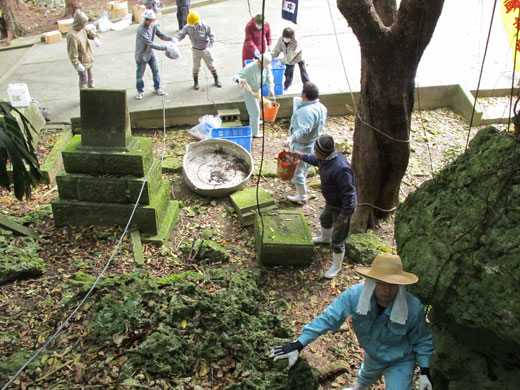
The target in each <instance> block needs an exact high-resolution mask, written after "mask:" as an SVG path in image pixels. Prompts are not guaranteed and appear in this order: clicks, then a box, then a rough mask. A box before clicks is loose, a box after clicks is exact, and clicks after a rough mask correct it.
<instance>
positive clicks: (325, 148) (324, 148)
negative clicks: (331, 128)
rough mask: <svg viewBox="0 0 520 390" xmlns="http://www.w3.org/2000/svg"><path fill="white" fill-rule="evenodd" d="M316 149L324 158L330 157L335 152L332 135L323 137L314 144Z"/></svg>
mask: <svg viewBox="0 0 520 390" xmlns="http://www.w3.org/2000/svg"><path fill="white" fill-rule="evenodd" d="M314 149H315V150H316V151H317V152H318V153H319V154H321V155H322V156H328V155H329V154H331V153H332V152H333V151H334V139H333V138H332V137H331V136H330V135H322V136H321V137H320V138H318V139H317V140H316V142H315V143H314Z"/></svg>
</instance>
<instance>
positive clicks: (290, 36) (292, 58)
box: [273, 27, 310, 91]
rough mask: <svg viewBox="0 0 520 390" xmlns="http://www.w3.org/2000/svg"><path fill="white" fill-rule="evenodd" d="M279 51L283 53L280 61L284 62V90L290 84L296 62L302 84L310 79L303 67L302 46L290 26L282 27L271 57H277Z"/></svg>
mask: <svg viewBox="0 0 520 390" xmlns="http://www.w3.org/2000/svg"><path fill="white" fill-rule="evenodd" d="M280 53H283V58H282V59H281V63H282V64H285V72H284V75H285V81H284V83H283V89H284V91H287V89H289V87H290V86H291V84H292V81H293V75H294V67H295V66H296V64H298V66H299V67H300V76H301V78H302V84H305V83H307V82H309V81H310V79H309V75H308V74H307V68H305V61H304V60H303V54H302V48H301V46H300V44H299V42H298V40H297V39H296V36H295V33H294V30H293V29H292V28H290V27H287V28H284V29H283V32H282V36H281V37H280V39H278V42H276V45H275V47H274V49H273V58H276V57H278V56H279V55H280Z"/></svg>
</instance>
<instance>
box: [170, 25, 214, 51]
mask: <svg viewBox="0 0 520 390" xmlns="http://www.w3.org/2000/svg"><path fill="white" fill-rule="evenodd" d="M186 35H188V36H189V37H190V41H191V45H192V46H193V48H194V49H197V50H204V49H210V48H211V47H212V46H213V42H215V35H213V31H211V27H210V26H209V25H207V24H206V23H204V22H198V23H197V24H196V25H194V26H192V25H191V24H187V25H185V26H184V27H183V28H182V30H181V31H179V33H178V34H177V35H176V36H175V38H177V40H179V41H182V40H183V39H184V37H185V36H186Z"/></svg>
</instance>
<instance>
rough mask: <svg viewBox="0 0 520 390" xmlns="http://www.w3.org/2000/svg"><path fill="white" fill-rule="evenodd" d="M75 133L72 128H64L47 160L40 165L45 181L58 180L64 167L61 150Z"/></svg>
mask: <svg viewBox="0 0 520 390" xmlns="http://www.w3.org/2000/svg"><path fill="white" fill-rule="evenodd" d="M73 136H74V134H73V133H72V130H71V129H70V128H67V129H65V130H63V132H62V133H61V135H60V137H59V138H58V140H57V141H56V143H55V144H54V146H53V148H52V150H51V151H50V153H49V155H48V156H47V158H46V159H45V162H44V163H43V164H42V165H41V166H40V170H41V171H42V173H43V178H44V180H45V183H47V184H50V183H53V182H54V181H55V180H56V175H57V174H58V173H59V172H60V171H61V170H62V169H63V158H62V155H61V152H62V151H63V149H65V147H66V146H67V144H68V143H69V142H70V140H71V139H72V137H73Z"/></svg>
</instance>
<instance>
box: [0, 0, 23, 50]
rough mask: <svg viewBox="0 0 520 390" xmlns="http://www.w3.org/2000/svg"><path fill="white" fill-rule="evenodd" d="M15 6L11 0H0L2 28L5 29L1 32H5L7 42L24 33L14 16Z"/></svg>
mask: <svg viewBox="0 0 520 390" xmlns="http://www.w3.org/2000/svg"><path fill="white" fill-rule="evenodd" d="M16 8H17V7H16V6H15V2H14V1H13V0H0V9H1V10H2V21H3V22H2V23H3V26H2V29H4V30H5V31H4V32H3V33H4V34H5V37H4V36H3V37H2V38H6V40H7V42H9V41H11V40H12V39H15V38H18V37H19V36H21V35H22V34H23V33H24V29H23V27H22V26H21V25H20V24H19V23H18V21H17V20H16V16H15V9H16Z"/></svg>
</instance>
